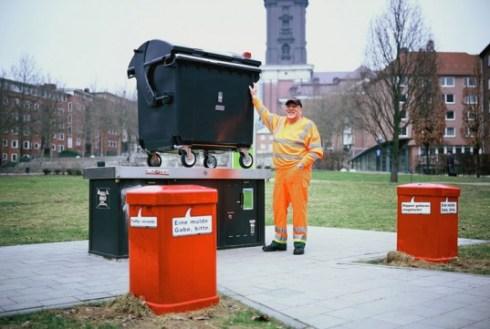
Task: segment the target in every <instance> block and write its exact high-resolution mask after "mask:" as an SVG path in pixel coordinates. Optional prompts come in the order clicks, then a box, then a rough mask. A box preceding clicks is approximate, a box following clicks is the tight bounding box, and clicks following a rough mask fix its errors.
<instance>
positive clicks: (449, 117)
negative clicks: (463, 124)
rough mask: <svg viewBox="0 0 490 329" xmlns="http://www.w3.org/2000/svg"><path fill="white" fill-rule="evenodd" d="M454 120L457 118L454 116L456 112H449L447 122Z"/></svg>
mask: <svg viewBox="0 0 490 329" xmlns="http://www.w3.org/2000/svg"><path fill="white" fill-rule="evenodd" d="M454 119H456V116H455V115H454V111H447V112H446V120H454Z"/></svg>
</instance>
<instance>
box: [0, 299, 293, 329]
mask: <svg viewBox="0 0 490 329" xmlns="http://www.w3.org/2000/svg"><path fill="white" fill-rule="evenodd" d="M0 327H1V328H5V329H7V328H8V329H25V328H32V329H42V328H46V329H48V328H49V329H63V328H71V329H113V328H114V329H115V328H135V329H139V328H145V329H161V328H167V329H194V328H202V329H208V328H209V329H214V328H223V329H227V328H230V329H231V328H234V329H245V328H249V329H280V328H285V326H284V325H281V324H280V323H279V322H277V321H275V320H273V319H269V318H268V317H266V316H264V315H262V314H259V313H258V312H256V311H254V310H252V309H250V308H248V307H246V306H244V305H243V304H240V303H238V302H236V301H234V300H232V299H230V298H228V297H224V296H222V297H221V301H220V303H219V304H218V305H216V306H214V307H210V308H206V309H203V310H199V311H194V312H186V313H178V314H168V315H164V316H155V315H153V313H151V311H150V310H148V309H147V308H146V306H144V305H143V303H142V302H141V301H139V300H137V299H136V298H134V297H129V296H122V297H119V298H117V299H116V300H114V301H112V302H106V303H101V304H92V305H80V306H77V307H74V308H70V309H64V310H50V311H41V312H36V313H32V314H26V315H15V316H11V317H4V318H0Z"/></svg>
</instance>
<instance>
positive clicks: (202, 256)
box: [126, 185, 219, 314]
mask: <svg viewBox="0 0 490 329" xmlns="http://www.w3.org/2000/svg"><path fill="white" fill-rule="evenodd" d="M126 200H127V203H128V205H129V217H130V222H129V232H128V236H129V291H130V292H131V293H133V294H134V295H135V296H138V297H140V298H143V299H144V300H145V301H146V303H147V304H148V306H149V307H150V308H151V309H152V310H153V311H154V312H155V313H156V314H162V313H169V312H182V311H189V310H195V309H199V308H202V307H206V306H209V305H213V304H216V303H218V301H219V297H218V295H217V290H216V203H217V200H218V193H217V191H216V190H215V189H211V188H206V187H202V186H196V185H166V186H161V185H160V186H145V187H141V188H137V189H134V190H131V191H129V192H128V193H127V197H126Z"/></svg>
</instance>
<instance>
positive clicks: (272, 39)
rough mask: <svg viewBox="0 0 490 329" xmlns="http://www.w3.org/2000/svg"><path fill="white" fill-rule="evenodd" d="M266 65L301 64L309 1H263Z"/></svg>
mask: <svg viewBox="0 0 490 329" xmlns="http://www.w3.org/2000/svg"><path fill="white" fill-rule="evenodd" d="M264 6H265V8H266V10H267V50H266V64H267V65H304V64H306V62H307V59H306V19H305V18H306V7H308V0H264Z"/></svg>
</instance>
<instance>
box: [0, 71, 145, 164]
mask: <svg viewBox="0 0 490 329" xmlns="http://www.w3.org/2000/svg"><path fill="white" fill-rule="evenodd" d="M118 110H124V111H123V112H119V113H118ZM135 115H136V104H135V102H133V101H130V100H127V99H125V98H122V97H119V96H116V95H113V94H110V93H91V92H90V91H89V90H79V89H72V90H67V89H57V88H56V85H54V84H42V85H34V84H27V83H21V82H18V81H13V80H9V79H3V78H2V79H0V117H1V120H0V140H1V144H0V155H1V158H0V165H6V164H8V163H16V162H19V161H27V160H29V159H31V158H35V157H40V156H45V157H56V156H59V155H60V154H63V153H66V152H67V151H72V154H75V153H76V154H79V155H81V156H90V155H119V154H121V152H123V151H124V150H126V151H127V148H128V146H127V144H128V140H129V137H128V131H131V132H134V131H135V128H134V127H128V126H127V124H126V125H120V123H121V122H118V121H117V120H115V119H117V118H118V117H121V116H128V117H132V116H135ZM105 116H106V117H107V120H105V121H112V122H110V123H111V124H112V125H110V124H108V125H104V124H102V123H103V122H104V120H102V118H104V117H105ZM120 121H121V120H120ZM122 121H124V120H122ZM126 123H127V122H126ZM131 124H136V123H135V120H132V122H131ZM62 152H63V153H62Z"/></svg>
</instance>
